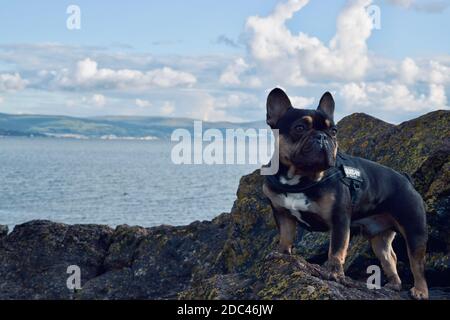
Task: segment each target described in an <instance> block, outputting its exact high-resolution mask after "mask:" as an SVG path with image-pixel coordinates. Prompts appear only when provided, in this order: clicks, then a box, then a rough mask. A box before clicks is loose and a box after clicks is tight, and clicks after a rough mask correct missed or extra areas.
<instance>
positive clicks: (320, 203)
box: [264, 186, 334, 230]
mask: <svg viewBox="0 0 450 320" xmlns="http://www.w3.org/2000/svg"><path fill="white" fill-rule="evenodd" d="M264 193H265V194H266V196H267V197H268V198H269V199H270V201H271V202H272V205H273V206H274V207H275V208H276V209H284V210H287V211H288V212H289V213H290V214H291V215H292V216H293V217H295V218H296V219H297V220H298V221H299V222H300V223H302V224H303V225H305V226H306V227H308V228H311V229H318V230H326V229H327V228H328V227H329V225H330V224H329V221H330V218H331V210H332V206H333V204H334V195H333V194H324V195H323V196H321V197H318V198H314V199H313V198H311V197H309V196H308V195H307V194H306V193H276V192H273V191H271V190H270V188H269V187H267V186H265V188H264Z"/></svg>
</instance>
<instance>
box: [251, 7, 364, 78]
mask: <svg viewBox="0 0 450 320" xmlns="http://www.w3.org/2000/svg"><path fill="white" fill-rule="evenodd" d="M307 3H308V0H288V1H287V2H284V3H280V4H278V6H277V7H276V8H275V10H274V11H273V12H272V13H271V14H270V15H268V16H267V17H259V16H252V17H249V18H248V19H247V22H246V33H247V38H248V39H249V42H248V49H249V52H250V55H251V56H252V57H253V58H254V59H255V60H256V61H257V62H259V63H260V65H261V66H262V67H263V68H264V69H265V70H266V71H267V72H271V73H272V76H273V77H274V78H275V80H276V81H279V82H282V83H285V84H289V85H297V86H302V85H305V84H306V83H308V82H309V81H311V80H324V79H326V80H359V79H362V78H363V77H364V76H365V74H366V71H367V69H368V67H369V58H368V55H367V43H366V42H367V39H368V38H369V37H370V35H371V31H372V21H371V18H370V17H369V15H368V14H367V12H366V7H367V6H368V5H369V4H370V3H371V0H354V1H349V2H348V3H347V5H346V6H345V8H344V9H343V10H342V12H341V13H340V14H339V17H338V19H337V25H336V34H335V35H334V37H333V38H332V40H331V41H330V43H329V44H328V45H326V44H324V43H322V42H321V41H320V40H319V39H318V38H316V37H312V36H309V35H307V34H305V33H303V32H300V33H299V34H298V35H294V34H292V32H291V31H290V30H289V29H288V27H287V26H286V23H287V21H288V20H289V19H291V18H292V17H293V15H294V14H295V13H297V12H298V11H300V10H301V9H302V8H303V7H304V6H305V5H306V4H307Z"/></svg>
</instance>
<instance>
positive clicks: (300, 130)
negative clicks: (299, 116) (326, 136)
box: [295, 124, 305, 132]
mask: <svg viewBox="0 0 450 320" xmlns="http://www.w3.org/2000/svg"><path fill="white" fill-rule="evenodd" d="M303 130H305V126H304V125H302V124H298V125H296V126H295V131H297V132H302V131H303Z"/></svg>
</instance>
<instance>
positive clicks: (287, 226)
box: [273, 209, 297, 254]
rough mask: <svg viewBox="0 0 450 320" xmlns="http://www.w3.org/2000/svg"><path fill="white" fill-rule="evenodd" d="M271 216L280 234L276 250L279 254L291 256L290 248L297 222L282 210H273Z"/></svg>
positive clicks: (292, 243)
mask: <svg viewBox="0 0 450 320" xmlns="http://www.w3.org/2000/svg"><path fill="white" fill-rule="evenodd" d="M273 215H274V217H275V221H276V223H277V227H278V231H279V233H280V243H279V246H278V250H279V252H281V253H286V254H292V247H293V245H294V241H295V236H296V234H297V221H296V220H295V219H294V218H292V216H291V215H290V214H288V213H287V212H286V211H285V210H282V209H273Z"/></svg>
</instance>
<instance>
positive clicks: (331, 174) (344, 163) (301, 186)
mask: <svg viewBox="0 0 450 320" xmlns="http://www.w3.org/2000/svg"><path fill="white" fill-rule="evenodd" d="M337 180H339V181H340V182H342V183H343V184H344V185H346V186H347V187H348V188H349V191H350V195H351V199H352V205H353V206H354V205H355V204H356V203H357V201H358V199H359V198H360V194H361V184H362V183H363V178H362V175H361V170H360V169H358V168H355V167H353V166H351V165H350V164H349V163H348V160H347V158H346V156H345V155H344V154H342V153H338V155H337V157H336V165H335V166H334V167H331V168H329V169H328V170H326V171H325V173H324V175H323V178H322V179H320V180H319V181H312V180H310V179H308V178H300V181H299V182H298V183H297V184H294V185H289V184H284V183H281V181H280V175H279V174H276V175H271V176H266V183H267V185H268V186H269V187H270V189H271V190H272V191H274V192H276V193H284V194H287V193H302V192H305V191H307V190H311V189H312V188H315V187H319V186H324V185H325V184H327V183H330V182H333V181H337Z"/></svg>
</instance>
